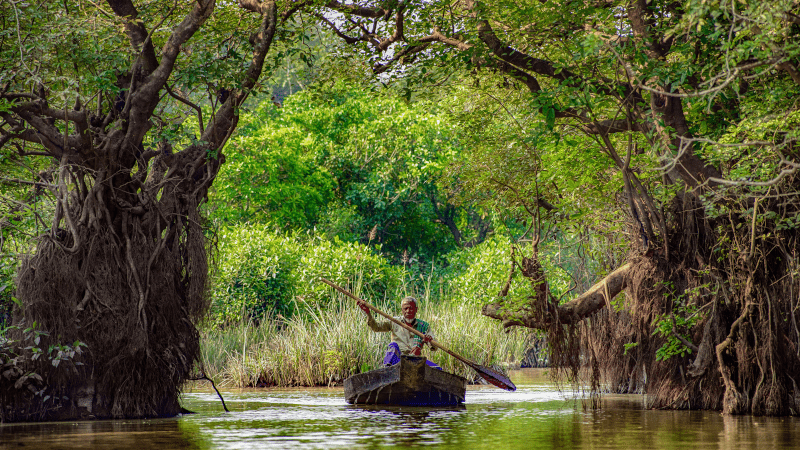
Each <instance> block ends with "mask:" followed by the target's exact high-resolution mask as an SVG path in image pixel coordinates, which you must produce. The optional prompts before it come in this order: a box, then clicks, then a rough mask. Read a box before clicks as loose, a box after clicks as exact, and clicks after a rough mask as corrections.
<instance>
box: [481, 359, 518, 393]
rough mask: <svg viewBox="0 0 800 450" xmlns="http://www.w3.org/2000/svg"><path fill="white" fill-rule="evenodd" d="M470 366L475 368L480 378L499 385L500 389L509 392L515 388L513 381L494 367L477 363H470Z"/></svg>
mask: <svg viewBox="0 0 800 450" xmlns="http://www.w3.org/2000/svg"><path fill="white" fill-rule="evenodd" d="M470 367H472V368H473V369H475V371H476V372H478V375H480V376H481V378H483V379H484V380H486V381H488V382H489V383H490V384H493V385H495V386H497V387H499V388H500V389H505V390H507V391H511V392H514V391H516V390H517V387H516V386H514V383H512V382H511V380H509V379H508V377H507V376H505V375H503V374H502V373H500V372H498V371H496V370H494V369H490V368H488V367H484V366H479V365H478V364H470Z"/></svg>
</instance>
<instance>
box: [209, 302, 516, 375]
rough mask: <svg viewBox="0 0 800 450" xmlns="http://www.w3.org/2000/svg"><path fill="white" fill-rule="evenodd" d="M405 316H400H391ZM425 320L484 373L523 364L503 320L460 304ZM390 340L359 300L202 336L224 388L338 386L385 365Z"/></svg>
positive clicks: (444, 361)
mask: <svg viewBox="0 0 800 450" xmlns="http://www.w3.org/2000/svg"><path fill="white" fill-rule="evenodd" d="M387 312H389V313H390V314H394V315H398V314H399V311H391V310H387ZM418 317H420V318H422V319H424V320H426V321H428V322H430V323H431V325H432V327H433V333H434V336H435V339H436V340H437V341H439V342H441V343H442V344H444V345H446V346H447V347H448V348H449V349H451V350H453V351H454V352H456V353H458V354H461V355H463V356H465V357H467V358H470V359H472V360H473V361H475V362H477V363H479V364H481V365H485V366H502V365H508V364H512V365H513V364H515V363H516V364H518V362H519V361H520V360H521V359H522V357H523V353H524V350H525V348H524V347H525V341H526V339H525V334H523V333H522V332H520V331H516V332H515V331H512V332H510V333H506V332H505V331H504V330H503V328H502V326H501V324H500V323H499V322H497V321H494V320H491V319H489V318H486V317H484V316H482V315H481V314H480V312H479V311H477V308H469V307H466V306H463V305H457V304H455V303H453V302H442V303H438V304H436V303H430V302H421V304H420V310H419V313H418ZM389 340H390V338H389V334H388V333H374V332H372V331H371V330H370V329H369V328H368V327H367V325H366V317H365V316H364V313H363V312H361V310H359V309H358V308H357V307H356V306H355V304H354V303H353V302H352V301H345V300H340V301H339V302H338V303H335V304H333V305H331V306H330V307H328V308H326V309H317V310H314V311H312V312H310V313H308V314H303V315H297V316H295V317H292V318H289V319H285V318H279V319H278V320H270V321H262V322H261V323H260V324H254V323H252V322H243V323H239V324H237V325H234V326H228V327H226V328H216V327H209V328H207V329H204V330H202V331H201V353H202V355H201V358H202V361H203V366H204V370H205V374H206V376H208V377H209V378H211V379H213V380H214V381H215V382H216V383H218V384H220V385H222V386H229V387H253V386H332V385H337V384H340V383H341V382H342V381H343V380H344V379H345V378H347V377H349V376H350V375H353V374H356V373H361V372H366V371H369V370H372V369H374V368H377V367H379V366H380V364H381V361H382V359H383V353H384V350H385V348H386V345H387V344H388V343H389ZM425 356H427V357H428V358H429V359H431V360H433V361H435V362H436V363H437V364H439V365H440V366H442V368H443V369H444V370H446V371H448V372H451V373H455V374H457V375H460V376H463V377H466V378H467V379H470V380H472V379H474V378H475V373H474V371H472V370H471V369H469V368H467V367H465V366H464V364H462V363H461V362H459V361H457V360H456V359H455V358H453V357H451V356H450V355H447V354H445V353H444V352H441V351H440V352H431V351H430V349H426V350H425Z"/></svg>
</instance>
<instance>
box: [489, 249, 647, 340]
mask: <svg viewBox="0 0 800 450" xmlns="http://www.w3.org/2000/svg"><path fill="white" fill-rule="evenodd" d="M632 268H633V264H632V263H628V264H625V265H623V266H622V267H620V268H618V269H616V270H615V271H613V272H611V273H610V274H608V276H606V277H605V278H603V280H601V281H600V282H598V283H597V284H595V285H594V286H592V287H591V288H589V290H588V291H586V292H584V293H583V294H581V295H580V296H578V297H577V298H575V299H573V300H570V301H569V302H567V303H565V304H563V305H559V306H558V307H557V309H558V311H557V314H551V315H549V317H537V316H534V315H533V314H532V313H531V312H530V311H519V310H514V309H511V308H508V307H506V306H505V305H504V304H502V303H490V304H488V305H484V306H483V309H482V311H481V312H482V314H483V315H485V316H488V317H491V318H493V319H498V320H502V321H503V326H505V327H511V326H524V327H528V328H535V329H544V328H547V326H548V325H549V324H551V323H552V320H553V317H554V316H555V317H558V321H559V323H561V324H564V325H571V324H575V323H578V322H580V321H581V320H583V319H586V318H587V317H589V316H591V315H592V314H594V313H596V312H597V311H599V310H600V309H602V308H603V307H604V306H606V305H607V304H609V303H610V301H611V299H612V298H614V297H616V296H617V294H619V293H620V292H622V291H623V290H624V289H625V288H626V287H627V276H628V274H629V273H630V271H631V269H632ZM606 293H607V294H608V296H609V298H606Z"/></svg>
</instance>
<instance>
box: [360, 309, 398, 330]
mask: <svg viewBox="0 0 800 450" xmlns="http://www.w3.org/2000/svg"><path fill="white" fill-rule="evenodd" d="M358 307H359V308H361V310H362V311H364V314H366V315H367V325H369V327H370V328H371V329H372V331H376V332H385V331H392V323H391V322H389V321H385V322H381V323H378V322H376V321H375V317H373V316H372V311H370V309H369V307H367V305H366V304H364V302H358Z"/></svg>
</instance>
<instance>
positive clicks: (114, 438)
mask: <svg viewBox="0 0 800 450" xmlns="http://www.w3.org/2000/svg"><path fill="white" fill-rule="evenodd" d="M179 422H180V419H178V418H172V419H158V420H136V421H110V420H109V421H94V422H46V423H38V424H3V425H0V448H20V449H23V448H24V449H96V448H114V449H121V450H122V449H131V450H134V449H135V450H143V449H150V448H165V449H198V448H203V447H202V446H199V445H198V442H197V440H196V439H195V437H196V436H193V435H189V436H187V435H184V434H183V433H182V432H181V426H180V424H179Z"/></svg>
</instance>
